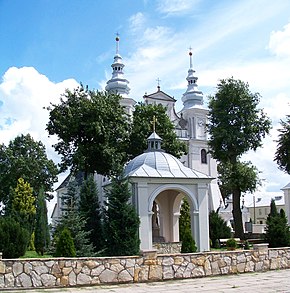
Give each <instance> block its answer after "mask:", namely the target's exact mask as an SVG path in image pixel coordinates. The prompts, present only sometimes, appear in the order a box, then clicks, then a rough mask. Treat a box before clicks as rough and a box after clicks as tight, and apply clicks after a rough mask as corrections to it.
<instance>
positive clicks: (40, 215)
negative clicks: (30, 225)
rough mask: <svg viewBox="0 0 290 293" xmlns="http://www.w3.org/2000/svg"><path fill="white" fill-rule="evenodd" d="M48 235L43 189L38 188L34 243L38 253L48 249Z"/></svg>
mask: <svg viewBox="0 0 290 293" xmlns="http://www.w3.org/2000/svg"><path fill="white" fill-rule="evenodd" d="M49 243H50V235H49V228H48V221H47V207H46V201H45V196H44V191H43V189H42V190H40V192H39V195H38V197H37V204H36V224H35V236H34V245H35V250H36V252H37V253H38V254H41V255H43V254H44V252H45V251H46V250H47V249H48V246H49Z"/></svg>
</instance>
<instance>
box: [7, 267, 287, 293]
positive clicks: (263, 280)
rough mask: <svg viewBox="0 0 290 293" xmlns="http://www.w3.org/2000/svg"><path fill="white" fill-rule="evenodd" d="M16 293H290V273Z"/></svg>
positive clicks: (277, 272) (35, 290)
mask: <svg viewBox="0 0 290 293" xmlns="http://www.w3.org/2000/svg"><path fill="white" fill-rule="evenodd" d="M6 292H9V293H12V292H18V293H20V292H29V293H35V292H37V293H41V292H47V293H60V292H63V293H93V292H97V293H125V292H134V293H146V292H150V293H152V292H156V293H163V292H164V293H177V292H178V293H194V292H196V293H199V292H214V293H222V292H225V293H228V292H249V293H252V292H254V293H270V292H283V293H289V292H290V269H288V270H277V271H268V272H261V273H246V274H240V275H226V276H217V277H205V278H198V279H186V280H175V281H166V282H158V283H136V284H122V285H105V286H104V285H102V286H93V287H78V288H59V289H32V290H12V291H11V290H9V291H6Z"/></svg>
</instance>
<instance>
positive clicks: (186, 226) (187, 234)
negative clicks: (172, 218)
mask: <svg viewBox="0 0 290 293" xmlns="http://www.w3.org/2000/svg"><path fill="white" fill-rule="evenodd" d="M179 238H180V241H181V242H182V245H181V252H182V253H191V252H196V250H197V247H196V245H195V241H194V239H193V238H192V235H191V218H190V206H189V202H188V200H187V199H186V197H184V198H183V202H182V205H181V209H180V218H179Z"/></svg>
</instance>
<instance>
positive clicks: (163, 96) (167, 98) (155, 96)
mask: <svg viewBox="0 0 290 293" xmlns="http://www.w3.org/2000/svg"><path fill="white" fill-rule="evenodd" d="M143 98H144V99H148V98H150V99H154V100H160V101H168V102H176V100H175V99H174V98H173V97H171V96H169V95H168V94H166V93H165V92H163V91H161V90H160V87H158V90H157V92H155V93H152V94H149V95H147V94H145V95H144V96H143Z"/></svg>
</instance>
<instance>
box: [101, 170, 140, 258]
mask: <svg viewBox="0 0 290 293" xmlns="http://www.w3.org/2000/svg"><path fill="white" fill-rule="evenodd" d="M107 196H108V203H107V209H106V211H105V214H104V216H105V219H104V232H105V237H106V251H105V253H106V255H109V256H122V255H138V254H139V252H140V239H139V234H138V228H139V224H140V219H139V216H138V214H137V212H136V209H135V207H134V206H133V205H132V203H131V202H130V198H131V192H130V189H129V182H128V179H125V178H124V177H123V176H120V177H115V178H113V180H112V185H111V188H110V190H108V193H107Z"/></svg>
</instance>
